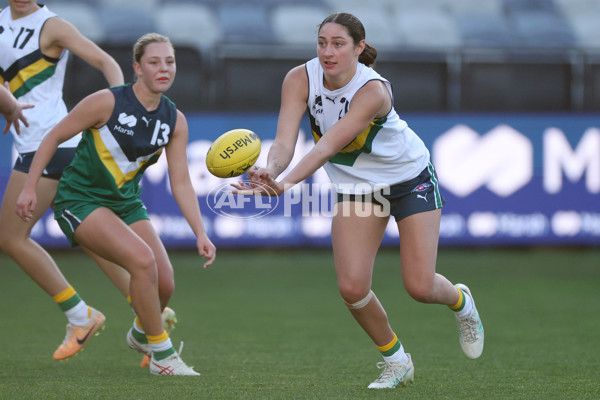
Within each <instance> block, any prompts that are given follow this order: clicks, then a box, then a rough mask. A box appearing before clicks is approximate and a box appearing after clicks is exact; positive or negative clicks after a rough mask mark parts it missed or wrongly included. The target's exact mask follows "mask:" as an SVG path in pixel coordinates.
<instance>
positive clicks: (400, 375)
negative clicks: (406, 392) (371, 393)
mask: <svg viewBox="0 0 600 400" xmlns="http://www.w3.org/2000/svg"><path fill="white" fill-rule="evenodd" d="M406 355H407V356H408V362H407V363H405V364H402V363H397V362H385V361H382V362H378V363H377V368H379V369H382V368H383V372H382V373H381V375H380V376H379V378H377V379H375V380H374V381H373V382H371V384H370V385H369V386H368V388H369V389H393V388H395V387H396V386H398V384H400V385H402V386H406V384H407V383H412V382H414V380H415V366H414V365H413V362H412V359H411V357H410V354H408V353H406Z"/></svg>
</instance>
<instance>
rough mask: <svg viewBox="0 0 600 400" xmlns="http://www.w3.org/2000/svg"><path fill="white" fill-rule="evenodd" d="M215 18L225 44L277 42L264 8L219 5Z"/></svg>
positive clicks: (253, 5) (259, 6)
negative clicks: (221, 30)
mask: <svg viewBox="0 0 600 400" xmlns="http://www.w3.org/2000/svg"><path fill="white" fill-rule="evenodd" d="M217 18H218V21H219V23H220V25H221V28H222V29H223V39H224V41H225V42H227V43H274V42H276V40H277V39H276V38H275V35H274V34H273V29H272V28H271V25H270V22H271V21H270V18H269V15H268V8H267V7H266V6H261V5H260V4H250V3H240V4H229V3H220V4H219V5H218V6H217Z"/></svg>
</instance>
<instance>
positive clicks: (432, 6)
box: [363, 0, 462, 12]
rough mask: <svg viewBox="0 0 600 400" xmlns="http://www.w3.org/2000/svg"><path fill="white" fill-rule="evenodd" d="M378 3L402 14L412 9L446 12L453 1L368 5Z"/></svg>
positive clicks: (397, 1)
mask: <svg viewBox="0 0 600 400" xmlns="http://www.w3.org/2000/svg"><path fill="white" fill-rule="evenodd" d="M379 1H381V2H382V3H384V4H387V5H389V6H390V7H392V8H393V9H394V10H395V12H403V11H408V10H413V9H417V10H446V11H447V10H448V9H449V7H450V6H451V4H452V1H453V0H419V1H415V0H375V2H373V1H371V2H369V5H374V4H377V3H378V2H379ZM460 1H462V0H460ZM460 1H459V2H460ZM363 4H364V2H363Z"/></svg>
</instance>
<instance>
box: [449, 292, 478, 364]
mask: <svg viewBox="0 0 600 400" xmlns="http://www.w3.org/2000/svg"><path fill="white" fill-rule="evenodd" d="M456 287H457V288H459V289H460V290H462V291H463V292H465V293H466V294H467V296H469V297H470V298H471V299H472V300H473V296H472V295H471V290H469V288H468V287H467V286H466V285H463V284H462V283H458V284H457V285H456ZM454 316H455V317H456V324H457V325H458V340H459V341H460V347H462V350H463V351H464V353H465V354H466V355H467V357H469V358H473V359H475V358H478V357H479V356H480V355H481V353H483V339H484V332H483V324H482V323H481V318H480V317H479V313H478V312H477V307H475V300H473V309H472V310H471V313H470V314H469V315H467V316H466V317H464V318H460V317H459V316H458V314H456V313H455V315H454Z"/></svg>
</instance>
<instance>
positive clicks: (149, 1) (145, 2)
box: [97, 0, 161, 10]
mask: <svg viewBox="0 0 600 400" xmlns="http://www.w3.org/2000/svg"><path fill="white" fill-rule="evenodd" d="M160 1H161V0H127V2H126V3H125V2H123V0H100V1H98V2H97V3H98V6H99V7H119V6H122V5H123V4H127V6H128V7H136V8H140V9H142V10H150V9H152V8H155V7H158V5H159V3H160Z"/></svg>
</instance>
